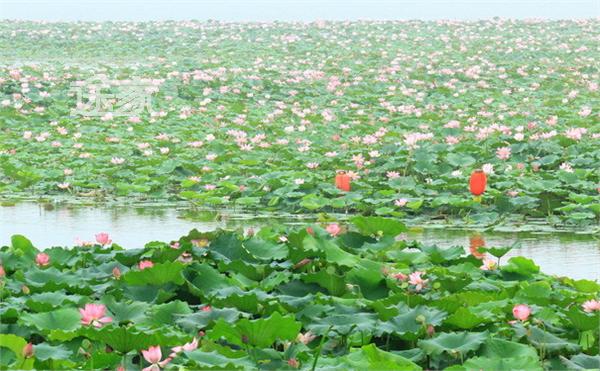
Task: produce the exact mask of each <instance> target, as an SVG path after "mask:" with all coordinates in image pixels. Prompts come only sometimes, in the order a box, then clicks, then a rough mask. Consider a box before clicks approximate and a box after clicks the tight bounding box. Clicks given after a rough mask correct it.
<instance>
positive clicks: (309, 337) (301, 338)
mask: <svg viewBox="0 0 600 371" xmlns="http://www.w3.org/2000/svg"><path fill="white" fill-rule="evenodd" d="M316 337H317V335H314V334H313V333H312V332H310V331H308V332H306V333H304V334H303V333H299V334H298V336H297V337H296V341H298V342H300V343H302V344H304V345H307V344H308V343H310V342H311V341H313V340H314V339H315V338H316Z"/></svg>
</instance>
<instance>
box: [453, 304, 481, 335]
mask: <svg viewBox="0 0 600 371" xmlns="http://www.w3.org/2000/svg"><path fill="white" fill-rule="evenodd" d="M487 322H489V320H488V319H487V318H486V317H483V316H481V315H477V314H476V313H473V312H472V311H471V310H470V309H469V308H465V307H460V308H458V309H457V310H456V312H454V313H452V314H451V315H450V316H449V317H448V318H446V320H445V321H444V324H447V325H451V326H454V327H456V328H459V329H461V330H470V329H472V328H475V327H477V326H479V325H481V324H483V323H487Z"/></svg>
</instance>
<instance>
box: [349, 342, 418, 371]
mask: <svg viewBox="0 0 600 371" xmlns="http://www.w3.org/2000/svg"><path fill="white" fill-rule="evenodd" d="M339 361H340V362H342V363H344V364H347V365H348V366H349V368H351V369H365V370H414V371H420V370H422V368H421V367H420V366H419V365H417V364H416V363H414V362H412V361H410V360H408V359H406V358H404V357H402V356H400V355H398V354H394V353H390V352H386V351H383V350H381V349H379V348H377V347H376V346H375V344H369V345H365V346H363V347H362V348H360V349H352V350H351V351H350V354H349V355H347V356H346V357H344V358H343V359H340V360H339Z"/></svg>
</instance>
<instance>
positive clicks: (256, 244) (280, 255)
mask: <svg viewBox="0 0 600 371" xmlns="http://www.w3.org/2000/svg"><path fill="white" fill-rule="evenodd" d="M242 246H243V248H245V249H246V250H247V251H248V252H249V253H250V254H251V255H252V256H254V257H255V258H257V259H260V260H282V259H285V258H287V256H288V248H287V246H286V245H284V244H276V243H272V242H268V241H264V240H261V239H258V238H252V239H249V240H246V241H244V242H243V243H242Z"/></svg>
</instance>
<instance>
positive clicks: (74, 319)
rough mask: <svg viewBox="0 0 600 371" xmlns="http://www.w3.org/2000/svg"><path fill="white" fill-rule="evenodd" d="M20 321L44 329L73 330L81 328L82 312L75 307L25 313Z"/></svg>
mask: <svg viewBox="0 0 600 371" xmlns="http://www.w3.org/2000/svg"><path fill="white" fill-rule="evenodd" d="M19 322H20V323H22V324H25V325H28V326H34V327H36V328H37V329H39V330H42V331H50V330H62V331H73V330H76V329H77V328H79V326H80V322H81V314H79V311H78V310H77V309H75V308H63V309H56V310H53V311H50V312H43V313H35V314H33V313H23V314H21V317H20V318H19Z"/></svg>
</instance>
